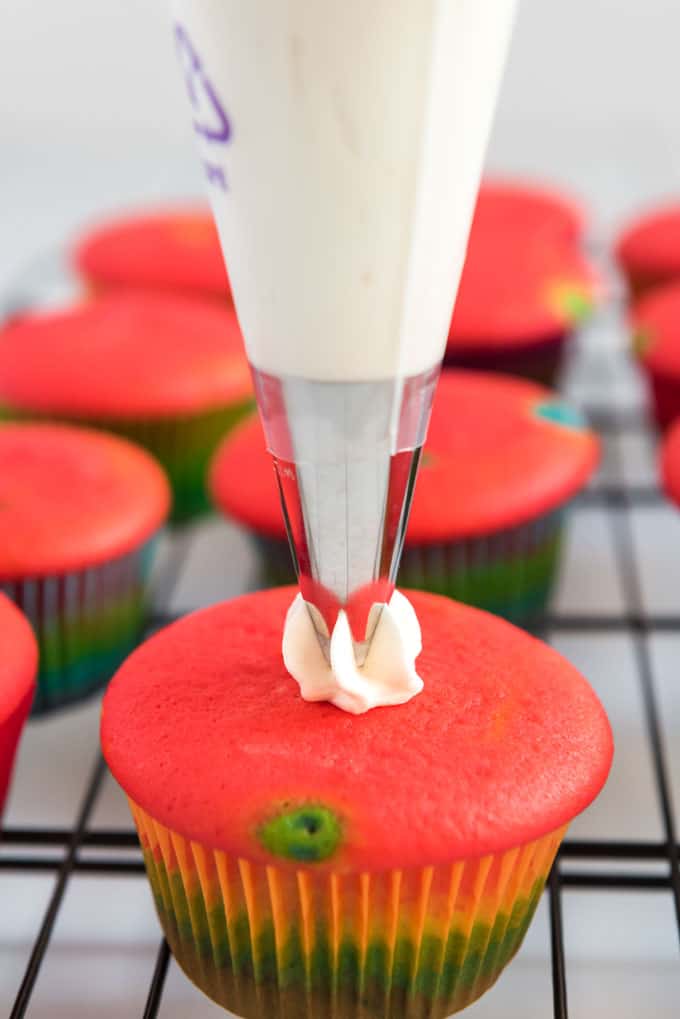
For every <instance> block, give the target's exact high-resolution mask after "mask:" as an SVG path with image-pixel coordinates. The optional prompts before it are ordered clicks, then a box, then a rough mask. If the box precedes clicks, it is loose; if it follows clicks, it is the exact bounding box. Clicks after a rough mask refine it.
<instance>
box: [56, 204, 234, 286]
mask: <svg viewBox="0 0 680 1019" xmlns="http://www.w3.org/2000/svg"><path fill="white" fill-rule="evenodd" d="M73 259H74V263H75V266H76V268H77V269H78V271H79V272H80V273H81V274H82V275H83V276H85V277H86V278H87V279H88V280H89V281H90V282H91V283H93V284H94V285H95V286H96V287H116V288H137V289H144V290H163V291H169V292H172V293H176V292H177V291H178V290H179V291H182V290H183V291H186V292H188V293H194V294H197V295H204V296H211V297H222V298H226V297H228V296H229V293H230V291H229V280H228V279H227V272H226V269H225V267H224V259H223V258H222V251H221V248H220V241H219V237H218V235H217V229H216V227H215V223H214V220H213V217H212V215H211V213H210V209H208V208H207V207H204V206H196V207H188V208H174V209H158V210H156V211H154V212H146V213H142V214H138V215H130V216H120V217H116V218H114V219H111V220H109V221H107V222H105V223H102V224H100V225H99V226H97V227H94V228H93V229H92V230H89V231H88V232H87V233H85V234H84V235H83V237H82V238H81V239H80V240H79V241H78V243H77V244H76V247H75V250H74V253H73Z"/></svg>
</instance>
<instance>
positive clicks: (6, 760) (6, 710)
mask: <svg viewBox="0 0 680 1019" xmlns="http://www.w3.org/2000/svg"><path fill="white" fill-rule="evenodd" d="M1 485H2V482H0V487H1ZM1 512H2V511H1V510H0V514H1ZM37 668H38V646H37V644H36V642H35V637H34V636H33V631H32V630H31V627H30V626H29V624H28V622H27V620H26V619H25V617H24V616H23V615H22V614H21V612H19V610H18V609H17V608H16V606H15V605H14V604H13V603H12V602H11V601H10V600H9V599H8V598H6V597H5V595H3V594H1V593H0V816H1V815H2V811H3V808H4V806H5V801H6V799H7V793H8V791H9V785H10V780H11V778H12V771H13V770H14V758H15V756H16V752H17V747H18V745H19V739H20V737H21V732H22V730H23V727H24V723H25V722H26V719H27V718H28V713H29V711H30V710H31V704H32V702H33V696H34V694H35V676H36V672H37Z"/></svg>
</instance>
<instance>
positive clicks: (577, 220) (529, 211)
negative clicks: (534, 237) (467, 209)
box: [477, 177, 586, 244]
mask: <svg viewBox="0 0 680 1019" xmlns="http://www.w3.org/2000/svg"><path fill="white" fill-rule="evenodd" d="M480 210H481V211H480ZM477 211H478V214H479V215H489V216H490V217H491V216H492V217H493V219H494V221H495V222H497V223H498V226H499V229H502V230H513V231H514V230H524V231H525V232H527V233H532V234H534V233H542V234H543V235H544V236H546V237H552V238H557V239H559V240H560V241H568V242H572V243H574V244H578V243H579V242H580V240H581V237H582V236H583V234H584V232H585V226H586V215H585V212H584V210H583V208H582V207H581V206H580V205H579V203H578V202H577V201H576V200H575V199H574V198H573V197H572V196H571V195H569V194H565V193H563V192H561V191H559V190H558V189H557V188H554V187H552V186H550V185H544V184H538V183H535V182H532V181H522V180H520V179H514V178H511V177H507V178H506V177H487V178H485V179H484V180H483V181H482V185H481V187H480V189H479V197H478V199H477Z"/></svg>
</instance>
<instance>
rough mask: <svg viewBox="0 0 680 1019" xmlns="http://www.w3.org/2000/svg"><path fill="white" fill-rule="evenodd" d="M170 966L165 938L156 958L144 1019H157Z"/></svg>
mask: <svg viewBox="0 0 680 1019" xmlns="http://www.w3.org/2000/svg"><path fill="white" fill-rule="evenodd" d="M169 965H170V949H169V948H168V943H167V941H166V940H165V938H163V940H162V941H161V946H160V948H159V949H158V956H157V958H156V966H155V968H154V971H153V976H152V977H151V986H150V987H149V996H148V998H147V999H146V1007H145V1009H144V1016H143V1019H156V1016H157V1015H158V1010H159V1008H160V1007H161V999H162V997H163V988H164V987H165V978H166V977H167V975H168V966H169Z"/></svg>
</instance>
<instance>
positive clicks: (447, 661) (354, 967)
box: [102, 588, 612, 1019]
mask: <svg viewBox="0 0 680 1019" xmlns="http://www.w3.org/2000/svg"><path fill="white" fill-rule="evenodd" d="M293 595H294V589H293V588H283V589H278V590H275V591H269V592H260V593H259V594H255V595H249V596H246V597H243V598H239V599H236V600H235V601H232V602H229V603H226V604H222V605H218V606H215V607H212V608H210V609H208V610H205V611H202V612H198V613H195V614H193V615H191V616H188V617H186V618H185V619H183V620H182V621H181V622H179V623H177V624H175V625H174V626H172V627H170V628H169V629H167V630H165V631H163V632H162V633H160V634H158V635H156V636H155V637H154V638H152V639H151V640H150V641H148V642H147V643H146V644H145V645H143V646H142V647H141V648H140V649H138V650H137V651H136V652H135V653H134V654H133V655H132V657H131V658H130V659H129V660H128V662H126V664H125V665H124V666H123V668H122V669H121V670H120V672H119V673H118V675H117V676H116V677H115V679H114V680H113V683H112V684H111V686H110V687H109V690H108V691H107V694H106V698H105V701H104V709H103V717H102V745H103V749H104V755H105V757H106V760H107V762H108V764H109V767H110V768H111V771H112V772H113V775H114V777H115V778H116V780H117V781H118V782H119V783H120V785H121V786H122V788H123V790H124V792H125V793H126V794H127V796H128V799H129V802H130V805H131V809H132V813H133V816H134V819H135V822H136V824H137V828H138V831H139V836H140V841H141V844H142V848H143V851H144V857H145V861H146V867H147V873H148V877H149V880H150V883H151V887H152V891H153V896H154V899H155V904H156V908H157V910H158V914H159V917H160V921H161V924H162V927H163V930H164V932H165V935H166V937H167V939H168V941H169V943H170V945H171V947H172V950H173V952H174V955H175V958H176V959H177V961H178V963H179V964H180V966H181V967H182V968H183V969H184V970H185V972H186V973H187V975H188V976H189V977H190V978H191V979H192V980H193V981H195V983H196V984H198V986H199V987H200V988H201V989H202V990H203V991H204V992H205V993H206V994H208V995H209V996H210V997H212V998H213V999H214V1000H215V1001H217V1002H219V1004H221V1005H223V1006H224V1007H226V1008H228V1009H230V1010H231V1011H233V1012H234V1013H236V1015H239V1016H242V1017H246V1019H265V1017H266V1019H271V1017H272V1016H285V1017H291V1019H302V1017H306V1019H328V1017H331V1016H334V1017H336V1019H368V1017H371V1019H381V1017H385V1019H387V1017H388V1016H392V1017H397V1016H398V1017H399V1019H416V1017H422V1016H428V1017H430V1019H440V1017H444V1016H449V1015H451V1014H452V1013H454V1012H457V1011H459V1010H460V1009H462V1008H464V1007H465V1006H466V1005H468V1004H469V1003H470V1002H472V1001H474V1000H475V999H476V998H478V997H479V996H480V995H481V994H482V993H483V992H484V991H485V990H486V989H487V988H488V987H490V986H491V985H492V984H493V983H494V982H495V981H496V979H497V977H498V976H499V974H500V973H501V971H502V969H503V968H504V966H505V965H506V964H507V963H508V962H509V961H510V959H511V958H512V957H513V956H514V954H515V953H516V951H517V950H518V948H519V947H520V945H521V943H522V939H523V937H524V934H525V931H526V930H527V927H528V925H529V923H530V921H531V918H532V914H533V912H534V910H535V908H536V905H537V903H538V901H539V899H540V896H541V892H542V890H543V886H544V883H545V880H546V877H547V875H548V872H549V870H550V867H551V864H552V862H553V859H554V857H555V853H556V851H557V849H558V847H559V844H560V841H561V840H562V838H563V836H564V833H565V830H566V827H567V825H568V824H569V822H570V821H571V820H572V818H573V817H575V815H576V814H578V813H579V812H580V811H582V810H583V809H584V808H585V807H586V806H587V805H588V804H589V803H590V802H591V800H592V799H593V798H594V797H595V796H596V795H597V793H598V792H599V790H600V788H601V786H602V785H603V783H604V781H605V779H606V776H607V773H608V770H609V766H610V762H611V756H612V740H611V732H610V729H609V725H608V723H607V720H606V717H605V714H604V711H603V709H602V707H601V705H600V703H599V702H598V700H597V698H596V697H595V695H594V693H593V692H592V690H591V689H590V687H589V686H588V684H587V683H586V682H585V680H584V679H583V678H582V677H581V676H580V675H579V674H578V673H577V672H576V670H575V669H574V668H573V667H572V666H571V665H569V664H568V663H567V662H566V661H565V660H564V659H562V658H561V657H560V656H559V655H558V654H557V653H556V652H555V651H553V650H552V649H551V648H549V647H547V646H545V645H543V644H541V643H540V642H538V641H536V640H535V639H534V638H532V637H529V636H528V635H527V634H525V633H523V632H522V631H521V630H517V629H515V627H513V626H511V625H509V624H508V623H506V622H503V621H502V620H499V619H496V618H494V617H492V616H489V615H487V614H486V613H482V612H479V611H477V610H475V609H471V608H467V607H465V606H461V605H459V604H456V603H455V602H452V601H450V600H448V599H445V598H439V597H436V596H434V595H428V594H422V593H416V594H414V595H413V599H412V600H413V605H414V607H415V609H416V611H417V613H418V616H419V619H420V621H421V624H422V629H423V646H424V650H423V652H422V654H421V655H420V657H419V659H418V671H419V673H420V674H421V676H422V677H423V680H424V683H425V687H424V691H423V693H421V694H420V695H419V696H417V697H415V698H414V699H413V700H411V701H410V702H409V703H408V704H405V705H403V706H400V707H391V708H379V709H377V710H373V711H370V712H368V713H367V714H365V715H361V716H358V717H357V716H350V715H347V714H345V713H344V712H342V711H340V710H339V709H337V708H335V707H333V706H332V705H330V704H327V703H307V702H305V701H304V700H302V698H301V697H300V695H299V692H298V688H297V686H296V684H295V683H294V681H293V680H292V679H291V678H290V677H289V676H288V675H287V674H286V672H285V669H284V667H283V663H282V658H281V632H282V627H283V622H284V617H285V615H286V610H287V608H288V606H289V604H290V602H291V599H292V598H293Z"/></svg>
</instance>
